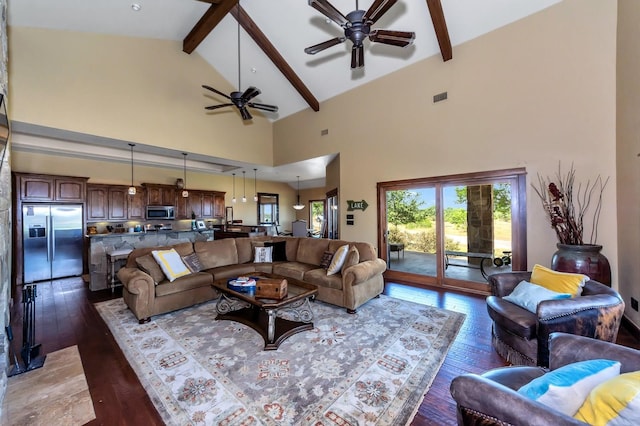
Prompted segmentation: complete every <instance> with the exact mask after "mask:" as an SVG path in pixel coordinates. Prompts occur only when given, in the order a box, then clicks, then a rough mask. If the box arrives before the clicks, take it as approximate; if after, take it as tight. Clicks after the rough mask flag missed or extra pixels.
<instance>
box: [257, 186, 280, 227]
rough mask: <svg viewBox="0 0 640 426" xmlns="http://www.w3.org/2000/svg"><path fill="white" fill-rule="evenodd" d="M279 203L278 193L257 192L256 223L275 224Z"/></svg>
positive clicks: (278, 218)
mask: <svg viewBox="0 0 640 426" xmlns="http://www.w3.org/2000/svg"><path fill="white" fill-rule="evenodd" d="M279 210H280V204H279V195H278V194H268V193H266V192H258V225H277V224H278V222H279V220H280V216H279Z"/></svg>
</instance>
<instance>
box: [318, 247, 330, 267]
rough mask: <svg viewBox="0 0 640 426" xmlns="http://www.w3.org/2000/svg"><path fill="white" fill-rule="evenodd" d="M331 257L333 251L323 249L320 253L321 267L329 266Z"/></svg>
mask: <svg viewBox="0 0 640 426" xmlns="http://www.w3.org/2000/svg"><path fill="white" fill-rule="evenodd" d="M331 259H333V253H331V252H330V251H325V252H324V253H323V254H322V260H320V267H321V268H323V269H327V268H329V265H331Z"/></svg>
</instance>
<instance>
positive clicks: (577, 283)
mask: <svg viewBox="0 0 640 426" xmlns="http://www.w3.org/2000/svg"><path fill="white" fill-rule="evenodd" d="M588 280H589V277H588V276H586V275H583V274H571V273H569V272H558V271H554V270H551V269H549V268H545V267H544V266H542V265H535V266H534V267H533V271H532V272H531V282H532V283H534V284H538V285H541V286H542V287H545V288H548V289H549V290H551V291H555V292H558V293H569V294H571V295H572V296H580V295H581V294H582V287H584V284H585V283H586V282H587V281H588Z"/></svg>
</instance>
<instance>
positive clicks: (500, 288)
mask: <svg viewBox="0 0 640 426" xmlns="http://www.w3.org/2000/svg"><path fill="white" fill-rule="evenodd" d="M522 280H525V281H530V280H531V272H507V273H502V274H494V275H490V276H489V278H488V281H489V285H490V286H491V296H488V297H487V310H488V311H489V316H490V317H491V319H492V320H493V325H492V327H491V342H492V344H493V347H494V348H495V350H496V351H497V352H498V354H500V356H502V357H503V358H504V359H505V360H506V361H507V362H509V363H511V364H516V365H540V366H544V367H546V366H548V365H549V346H548V341H549V335H550V334H551V333H552V332H555V331H560V332H565V333H570V334H576V335H580V336H587V337H592V338H596V339H600V340H604V341H608V342H614V341H615V339H616V337H617V335H618V329H619V327H620V321H621V320H622V314H623V313H624V302H623V301H622V298H621V297H620V295H619V294H618V292H616V291H615V290H612V289H611V288H609V287H607V286H605V285H604V284H601V283H599V282H597V281H594V280H590V281H587V283H586V284H585V286H584V288H583V290H582V295H581V296H577V297H573V298H571V299H561V300H546V301H543V302H541V303H540V304H539V305H538V308H537V312H536V313H535V314H534V313H532V312H529V311H528V310H526V309H524V308H521V307H520V306H517V305H515V304H513V303H511V302H509V301H507V300H504V299H502V298H503V297H504V296H506V295H508V294H510V293H511V292H512V291H513V289H514V288H515V287H516V286H517V285H518V284H519V283H520V281H522Z"/></svg>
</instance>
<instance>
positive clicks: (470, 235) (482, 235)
mask: <svg viewBox="0 0 640 426" xmlns="http://www.w3.org/2000/svg"><path fill="white" fill-rule="evenodd" d="M525 176H526V175H525V170H524V169H512V170H498V171H491V172H481V173H471V174H463V175H453V176H440V177H433V178H417V179H408V180H403V181H394V182H382V183H379V184H378V208H379V217H380V226H379V229H380V233H379V236H378V240H379V247H380V256H381V257H383V258H385V259H386V260H387V265H388V270H387V272H386V273H385V278H387V279H391V280H394V279H395V280H400V281H404V282H413V283H415V284H425V285H435V286H446V287H454V288H460V289H464V290H468V291H474V292H483V293H488V291H489V288H488V284H487V281H486V277H487V276H488V275H489V274H491V273H497V272H507V271H509V270H511V269H513V270H526V266H527V265H526V210H525V198H524V197H525V188H526V186H525Z"/></svg>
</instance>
